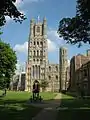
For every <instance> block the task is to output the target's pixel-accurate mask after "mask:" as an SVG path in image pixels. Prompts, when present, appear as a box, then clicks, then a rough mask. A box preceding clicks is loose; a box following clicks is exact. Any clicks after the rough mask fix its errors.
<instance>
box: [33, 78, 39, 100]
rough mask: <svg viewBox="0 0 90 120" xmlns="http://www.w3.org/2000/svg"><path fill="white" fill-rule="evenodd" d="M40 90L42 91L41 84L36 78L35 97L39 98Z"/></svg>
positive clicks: (34, 85)
mask: <svg viewBox="0 0 90 120" xmlns="http://www.w3.org/2000/svg"><path fill="white" fill-rule="evenodd" d="M39 92H40V84H39V82H38V81H37V80H35V82H34V84H33V98H35V97H37V98H39Z"/></svg>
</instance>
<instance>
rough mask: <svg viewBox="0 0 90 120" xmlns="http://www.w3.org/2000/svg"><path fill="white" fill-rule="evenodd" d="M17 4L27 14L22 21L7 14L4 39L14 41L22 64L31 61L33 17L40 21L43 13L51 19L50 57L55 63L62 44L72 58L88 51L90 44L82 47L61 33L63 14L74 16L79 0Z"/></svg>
mask: <svg viewBox="0 0 90 120" xmlns="http://www.w3.org/2000/svg"><path fill="white" fill-rule="evenodd" d="M15 5H16V6H17V8H18V9H19V10H20V11H21V12H22V13H24V14H25V15H26V17H27V19H26V20H25V21H23V23H22V24H20V23H15V22H14V21H13V20H12V19H10V18H9V17H8V16H6V20H7V22H6V25H5V26H4V27H3V28H2V31H3V34H2V35H1V39H2V40H3V41H5V42H7V43H10V45H11V47H12V48H13V49H14V50H15V51H16V54H17V59H18V63H22V65H23V64H24V63H25V62H26V61H27V50H28V49H27V48H28V44H27V43H28V38H29V32H30V19H32V18H34V19H35V20H36V21H37V19H38V16H40V21H41V22H42V20H43V18H44V17H46V19H47V24H48V26H47V39H48V59H49V61H50V62H51V63H59V52H58V51H59V48H60V47H61V46H65V47H67V48H68V59H69V60H70V59H71V58H72V57H73V56H74V55H77V54H79V53H81V54H85V53H86V50H87V49H88V48H89V47H90V46H89V45H86V44H85V45H83V46H82V47H81V48H78V47H77V45H74V46H72V45H67V44H66V43H65V41H64V40H63V39H62V38H59V36H58V34H57V30H58V25H59V21H60V20H61V19H62V18H63V17H73V16H75V14H76V0H16V3H15Z"/></svg>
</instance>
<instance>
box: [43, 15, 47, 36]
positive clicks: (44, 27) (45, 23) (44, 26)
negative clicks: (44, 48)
mask: <svg viewBox="0 0 90 120" xmlns="http://www.w3.org/2000/svg"><path fill="white" fill-rule="evenodd" d="M46 35H47V20H46V17H44V19H43V36H44V37H46Z"/></svg>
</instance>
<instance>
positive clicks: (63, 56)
mask: <svg viewBox="0 0 90 120" xmlns="http://www.w3.org/2000/svg"><path fill="white" fill-rule="evenodd" d="M59 57H60V59H59V66H60V67H59V71H60V74H59V75H60V76H59V77H60V91H64V90H67V84H66V73H67V67H68V61H67V49H66V48H65V47H61V48H60V51H59ZM67 74H68V73H67ZM67 77H68V76H67Z"/></svg>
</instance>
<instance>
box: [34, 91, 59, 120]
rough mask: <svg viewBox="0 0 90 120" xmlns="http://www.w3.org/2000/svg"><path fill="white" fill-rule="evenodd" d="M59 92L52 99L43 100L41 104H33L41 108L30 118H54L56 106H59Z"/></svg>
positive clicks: (39, 119) (35, 119)
mask: <svg viewBox="0 0 90 120" xmlns="http://www.w3.org/2000/svg"><path fill="white" fill-rule="evenodd" d="M60 99H61V94H60V93H58V94H57V95H56V97H55V98H54V100H50V101H44V102H43V104H33V105H34V106H36V107H41V108H43V110H42V111H41V112H40V113H39V114H38V115H37V116H35V117H34V118H32V120H56V117H57V112H58V111H57V108H58V107H59V106H60V102H61V101H60Z"/></svg>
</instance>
